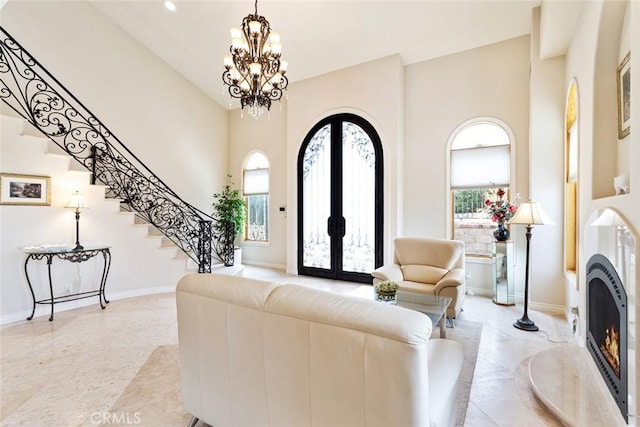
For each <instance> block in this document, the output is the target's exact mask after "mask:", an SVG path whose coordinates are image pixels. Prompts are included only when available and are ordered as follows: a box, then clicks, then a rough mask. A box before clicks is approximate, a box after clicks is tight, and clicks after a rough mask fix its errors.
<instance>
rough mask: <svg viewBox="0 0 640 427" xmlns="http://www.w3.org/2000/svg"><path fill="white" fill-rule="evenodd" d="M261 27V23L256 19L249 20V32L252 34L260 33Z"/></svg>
mask: <svg viewBox="0 0 640 427" xmlns="http://www.w3.org/2000/svg"><path fill="white" fill-rule="evenodd" d="M261 29H262V24H261V23H260V22H258V21H251V22H249V32H250V33H251V34H252V35H258V34H260V31H261Z"/></svg>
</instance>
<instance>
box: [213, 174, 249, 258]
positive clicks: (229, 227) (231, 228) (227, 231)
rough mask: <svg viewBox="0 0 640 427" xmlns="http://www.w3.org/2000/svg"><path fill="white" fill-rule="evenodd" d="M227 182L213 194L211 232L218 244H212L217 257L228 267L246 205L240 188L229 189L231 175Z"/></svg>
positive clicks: (242, 224) (241, 226)
mask: <svg viewBox="0 0 640 427" xmlns="http://www.w3.org/2000/svg"><path fill="white" fill-rule="evenodd" d="M227 178H228V179H229V183H227V185H225V186H224V187H223V188H222V191H221V192H220V193H215V194H214V195H213V217H214V219H215V221H214V223H213V234H214V237H216V238H217V240H218V244H216V245H214V251H215V253H216V255H217V257H218V258H219V259H220V260H221V261H222V262H223V263H224V265H225V266H227V267H230V266H232V265H233V264H234V256H233V253H234V249H235V246H234V242H235V239H236V237H237V236H239V235H240V234H241V233H242V228H243V226H244V221H245V215H246V205H245V202H244V198H243V197H242V195H241V194H240V190H237V189H231V184H232V183H231V175H227Z"/></svg>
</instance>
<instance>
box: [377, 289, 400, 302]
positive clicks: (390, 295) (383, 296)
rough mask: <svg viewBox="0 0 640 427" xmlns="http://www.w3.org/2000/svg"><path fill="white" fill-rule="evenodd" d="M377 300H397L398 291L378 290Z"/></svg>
mask: <svg viewBox="0 0 640 427" xmlns="http://www.w3.org/2000/svg"><path fill="white" fill-rule="evenodd" d="M376 300H378V301H384V302H395V300H396V292H395V291H393V292H384V291H376Z"/></svg>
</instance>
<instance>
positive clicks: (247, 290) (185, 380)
mask: <svg viewBox="0 0 640 427" xmlns="http://www.w3.org/2000/svg"><path fill="white" fill-rule="evenodd" d="M176 300H177V311H178V338H179V349H180V367H181V375H182V397H183V404H184V409H185V410H186V411H187V412H189V413H190V414H192V415H193V416H194V417H196V418H198V419H200V420H202V421H204V422H206V423H208V424H209V425H211V426H214V427H229V426H246V427H261V426H272V427H286V426H291V427H303V426H314V427H322V426H327V427H341V426H344V427H357V426H369V427H373V426H380V427H411V426H452V425H455V422H456V420H455V411H454V410H455V393H456V385H457V381H458V377H459V374H460V371H461V369H462V362H463V352H462V346H461V345H460V344H459V343H457V342H455V341H451V340H445V339H430V335H431V328H432V325H431V321H430V320H429V318H428V317H427V316H425V315H424V314H421V313H418V312H416V311H412V310H409V309H404V308H401V307H397V306H392V305H388V304H384V303H380V302H375V301H372V300H366V299H363V298H357V297H349V296H345V295H337V294H332V293H328V292H325V291H320V290H316V289H311V288H306V287H302V286H298V285H278V284H274V283H268V282H264V281H258V280H252V279H247V278H241V277H235V276H227V275H215V274H191V275H187V276H185V277H183V278H182V279H181V280H180V282H179V283H178V286H177V289H176Z"/></svg>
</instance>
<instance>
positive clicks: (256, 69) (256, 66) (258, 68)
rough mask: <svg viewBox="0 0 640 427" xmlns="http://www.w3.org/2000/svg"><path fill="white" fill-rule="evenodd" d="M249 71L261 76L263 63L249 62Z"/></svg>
mask: <svg viewBox="0 0 640 427" xmlns="http://www.w3.org/2000/svg"><path fill="white" fill-rule="evenodd" d="M249 71H250V72H251V74H253V75H254V76H259V75H260V74H262V64H260V63H258V62H254V63H252V64H249Z"/></svg>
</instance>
